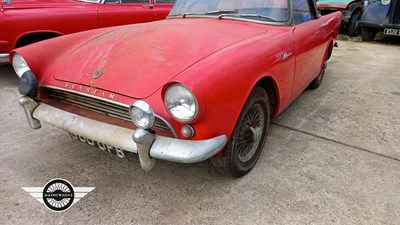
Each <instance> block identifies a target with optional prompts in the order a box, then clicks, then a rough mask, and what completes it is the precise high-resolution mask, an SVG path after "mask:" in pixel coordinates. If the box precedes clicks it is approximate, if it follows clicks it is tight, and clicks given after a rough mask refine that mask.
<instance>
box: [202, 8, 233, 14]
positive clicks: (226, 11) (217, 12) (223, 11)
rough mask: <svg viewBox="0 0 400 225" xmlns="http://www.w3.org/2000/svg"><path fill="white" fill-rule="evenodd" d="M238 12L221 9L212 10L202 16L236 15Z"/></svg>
mask: <svg viewBox="0 0 400 225" xmlns="http://www.w3.org/2000/svg"><path fill="white" fill-rule="evenodd" d="M238 12H239V10H237V9H221V10H213V11H208V12H205V13H204V15H215V14H220V13H221V14H222V13H223V14H228V13H238Z"/></svg>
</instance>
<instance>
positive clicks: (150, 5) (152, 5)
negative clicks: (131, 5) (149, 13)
mask: <svg viewBox="0 0 400 225" xmlns="http://www.w3.org/2000/svg"><path fill="white" fill-rule="evenodd" d="M143 8H145V9H153V8H154V4H147V5H143Z"/></svg>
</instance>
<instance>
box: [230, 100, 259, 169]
mask: <svg viewBox="0 0 400 225" xmlns="http://www.w3.org/2000/svg"><path fill="white" fill-rule="evenodd" d="M264 124H265V115H264V113H263V109H262V107H261V105H260V104H256V105H253V106H251V108H250V109H249V110H248V111H247V113H246V115H245V116H244V118H243V124H242V126H241V127H240V131H239V136H238V144H237V146H236V147H237V151H238V157H239V160H240V161H241V162H247V161H249V160H250V159H251V157H252V156H253V155H254V153H255V152H256V150H257V147H258V145H259V142H260V140H261V135H262V131H263V128H264Z"/></svg>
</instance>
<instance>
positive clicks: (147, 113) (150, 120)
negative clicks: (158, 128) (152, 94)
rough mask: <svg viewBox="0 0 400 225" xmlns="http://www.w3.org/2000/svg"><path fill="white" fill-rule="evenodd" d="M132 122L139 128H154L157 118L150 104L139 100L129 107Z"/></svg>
mask: <svg viewBox="0 0 400 225" xmlns="http://www.w3.org/2000/svg"><path fill="white" fill-rule="evenodd" d="M129 115H130V117H131V120H132V122H133V123H134V124H135V125H136V126H137V127H139V128H142V129H145V130H148V129H150V128H152V127H153V125H154V121H155V118H156V116H155V115H154V112H153V109H152V108H151V107H150V105H149V104H147V103H146V102H144V101H142V100H138V101H136V102H135V103H133V104H132V105H131V106H130V107H129Z"/></svg>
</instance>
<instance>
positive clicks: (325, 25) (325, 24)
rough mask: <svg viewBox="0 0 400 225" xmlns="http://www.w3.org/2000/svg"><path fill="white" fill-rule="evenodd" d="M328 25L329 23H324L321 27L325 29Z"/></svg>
mask: <svg viewBox="0 0 400 225" xmlns="http://www.w3.org/2000/svg"><path fill="white" fill-rule="evenodd" d="M328 25H329V22H326V23H324V24H322V25H321V27H323V28H325V27H327V26H328Z"/></svg>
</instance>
